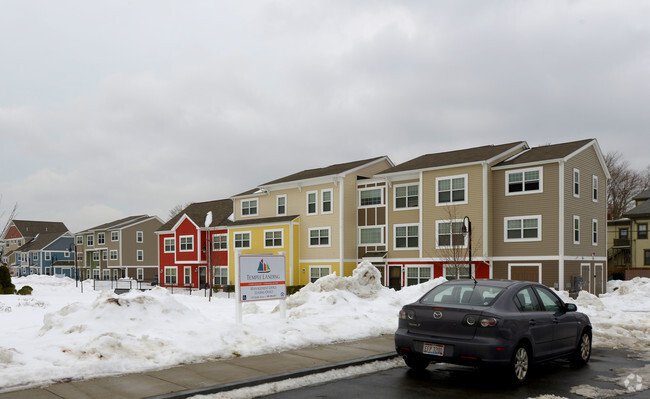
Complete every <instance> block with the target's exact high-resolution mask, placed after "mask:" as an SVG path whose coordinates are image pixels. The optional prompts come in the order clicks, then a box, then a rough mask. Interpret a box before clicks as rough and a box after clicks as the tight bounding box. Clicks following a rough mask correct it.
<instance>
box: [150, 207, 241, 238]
mask: <svg viewBox="0 0 650 399" xmlns="http://www.w3.org/2000/svg"><path fill="white" fill-rule="evenodd" d="M208 212H212V223H210V225H209V226H208V227H217V226H227V225H228V224H230V223H232V222H231V221H230V220H229V219H228V218H229V217H230V215H232V200H231V199H220V200H216V201H206V202H194V203H192V204H190V205H188V206H187V207H186V208H185V209H183V210H182V211H181V212H179V213H178V215H176V216H174V217H173V218H171V219H169V221H168V222H167V223H165V224H163V225H162V226H160V227H159V228H158V230H156V231H159V232H160V231H171V230H173V228H174V226H175V225H176V223H178V221H179V220H180V219H181V218H182V217H183V216H184V215H187V217H188V218H189V219H190V220H192V222H194V224H196V225H197V226H199V227H200V228H202V227H205V219H206V216H207V214H208Z"/></svg>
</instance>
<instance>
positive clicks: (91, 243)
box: [86, 234, 95, 247]
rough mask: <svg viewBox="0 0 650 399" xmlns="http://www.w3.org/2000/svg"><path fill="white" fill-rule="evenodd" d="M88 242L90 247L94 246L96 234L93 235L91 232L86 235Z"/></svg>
mask: <svg viewBox="0 0 650 399" xmlns="http://www.w3.org/2000/svg"><path fill="white" fill-rule="evenodd" d="M86 244H87V245H88V246H89V247H92V246H93V245H95V236H94V235H92V234H89V235H88V236H87V237H86Z"/></svg>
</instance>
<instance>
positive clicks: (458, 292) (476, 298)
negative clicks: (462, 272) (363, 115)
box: [420, 284, 503, 306]
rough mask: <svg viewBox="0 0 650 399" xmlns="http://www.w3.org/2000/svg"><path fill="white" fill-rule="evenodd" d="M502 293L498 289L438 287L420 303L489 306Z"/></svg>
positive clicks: (467, 286)
mask: <svg viewBox="0 0 650 399" xmlns="http://www.w3.org/2000/svg"><path fill="white" fill-rule="evenodd" d="M502 291H503V288H500V287H490V286H477V285H474V284H469V285H456V284H450V285H439V286H437V287H435V288H434V289H432V290H431V291H429V292H428V293H426V294H425V295H424V296H423V297H422V299H420V303H423V304H426V305H470V306H490V305H492V303H493V302H494V300H495V299H496V297H497V296H498V295H499V294H500V293H501V292H502Z"/></svg>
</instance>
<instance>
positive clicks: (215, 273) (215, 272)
mask: <svg viewBox="0 0 650 399" xmlns="http://www.w3.org/2000/svg"><path fill="white" fill-rule="evenodd" d="M224 271H225V272H226V273H225V274H223V272H224ZM217 278H219V279H220V281H218V282H217ZM222 278H225V280H224V281H221V279H222ZM212 279H213V280H214V285H228V266H213V267H212Z"/></svg>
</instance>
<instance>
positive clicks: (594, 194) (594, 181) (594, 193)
mask: <svg viewBox="0 0 650 399" xmlns="http://www.w3.org/2000/svg"><path fill="white" fill-rule="evenodd" d="M591 200H592V201H594V202H598V176H591Z"/></svg>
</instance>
